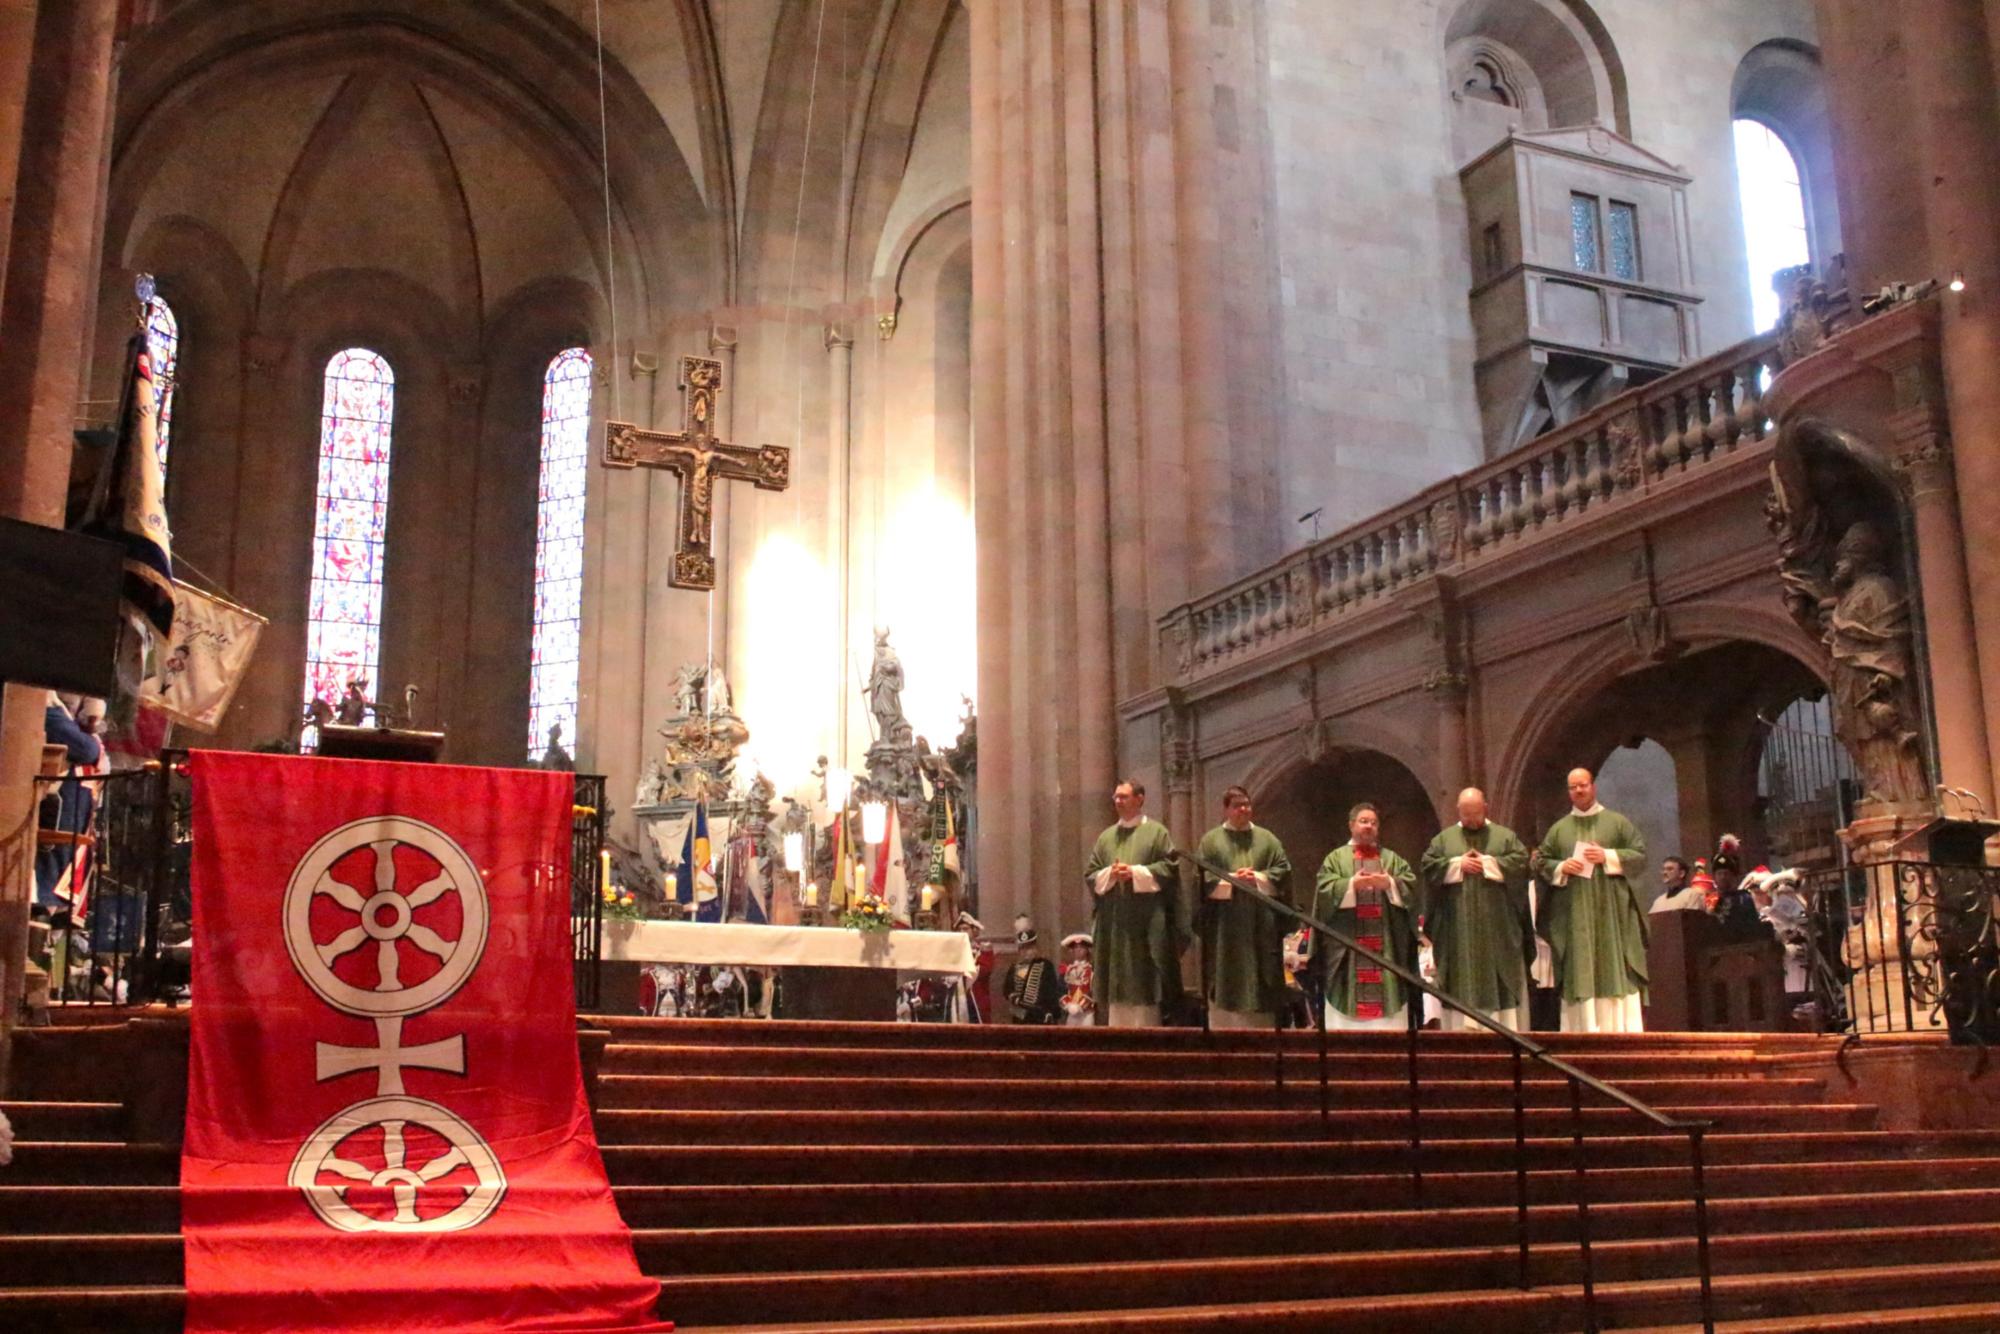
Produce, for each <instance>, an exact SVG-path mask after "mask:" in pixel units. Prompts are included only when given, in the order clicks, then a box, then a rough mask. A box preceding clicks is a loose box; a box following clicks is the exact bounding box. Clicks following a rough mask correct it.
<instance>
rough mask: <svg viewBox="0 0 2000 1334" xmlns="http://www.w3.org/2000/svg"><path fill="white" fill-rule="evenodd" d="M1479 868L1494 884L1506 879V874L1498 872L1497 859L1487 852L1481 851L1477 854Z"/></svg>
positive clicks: (1498, 863)
mask: <svg viewBox="0 0 2000 1334" xmlns="http://www.w3.org/2000/svg"><path fill="white" fill-rule="evenodd" d="M1479 869H1480V870H1481V871H1482V872H1484V873H1485V875H1486V878H1487V879H1488V880H1491V881H1493V882H1494V883H1496V884H1501V883H1504V882H1505V881H1506V879H1507V877H1506V876H1504V875H1502V874H1501V873H1500V862H1499V859H1498V858H1496V857H1493V856H1491V855H1489V854H1487V853H1484V852H1482V853H1480V854H1479Z"/></svg>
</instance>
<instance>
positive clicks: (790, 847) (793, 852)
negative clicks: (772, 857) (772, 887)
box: [785, 830, 806, 875]
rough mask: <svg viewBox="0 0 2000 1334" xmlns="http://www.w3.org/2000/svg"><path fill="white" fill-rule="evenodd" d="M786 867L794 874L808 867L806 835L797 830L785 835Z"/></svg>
mask: <svg viewBox="0 0 2000 1334" xmlns="http://www.w3.org/2000/svg"><path fill="white" fill-rule="evenodd" d="M785 869H786V870H787V871H790V872H791V873H792V874H793V875H797V874H798V873H799V872H800V871H803V870H805V869H806V836H805V835H804V834H802V833H799V832H798V831H797V830H794V831H793V832H791V833H789V834H786V835H785Z"/></svg>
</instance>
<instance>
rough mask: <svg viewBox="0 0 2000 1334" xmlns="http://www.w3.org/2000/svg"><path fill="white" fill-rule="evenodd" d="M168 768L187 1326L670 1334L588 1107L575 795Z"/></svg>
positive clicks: (288, 764)
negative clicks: (181, 1003) (178, 967)
mask: <svg viewBox="0 0 2000 1334" xmlns="http://www.w3.org/2000/svg"><path fill="white" fill-rule="evenodd" d="M191 764H192V765H193V777H194V791H195V802H194V809H195V829H194V833H195V847H194V922H195V934H194V976H193V990H194V996H195V1003H194V1006H193V1010H192V1015H191V1018H192V1023H193V1053H192V1067H191V1070H190V1074H189V1087H188V1115H187V1140H186V1144H185V1147H184V1149H183V1151H182V1159H181V1192H182V1226H183V1231H184V1232H185V1234H186V1238H187V1289H188V1311H187V1328H188V1329H189V1330H191V1331H207V1330H229V1331H232V1332H233V1334H245V1332H248V1331H264V1330H271V1331H275V1330H287V1331H302V1330H332V1329H339V1330H353V1331H363V1330H382V1331H387V1330H431V1331H442V1330H467V1331H469V1330H493V1329H502V1328H505V1329H518V1330H540V1331H567V1330H665V1329H671V1328H672V1326H671V1325H668V1324H664V1323H660V1322H657V1321H656V1320H655V1319H654V1318H653V1303H654V1301H655V1300H656V1299H657V1297H658V1295H659V1285H658V1284H657V1283H655V1282H654V1281H652V1280H649V1279H646V1278H644V1277H643V1276H642V1275H641V1274H640V1273H639V1270H638V1266H637V1263H636V1262H635V1260H634V1258H633V1253H632V1241H631V1236H630V1234H629V1233H628V1232H627V1231H626V1229H625V1225H624V1223H623V1222H622V1221H621V1220H620V1218H619V1217H618V1212H617V1209H616V1206H615V1205H614V1204H613V1202H612V1198H611V1188H610V1185H609V1184H608V1182H607V1181H606V1178H605V1175H604V1164H603V1161H602V1159H601V1157H600V1156H599V1154H598V1150H597V1142H596V1137H595V1134H594V1133H593V1130H592V1126H591V1122H590V1114H589V1111H588V1109H587V1107H586V1106H585V1103H584V1094H583V1080H582V1074H581V1071H580V1069H579V1063H578V1060H577V1048H576V1023H575V1012H574V1007H573V1005H572V1002H571V994H572V992H571V980H570V968H571V963H570V940H569V904H570V877H569V860H570V835H569V829H570V818H571V811H570V806H571V800H572V780H571V776H570V775H569V774H566V773H554V772H547V771H541V770H532V769H524V770H512V769H509V770H498V769H468V768H458V767H452V766H444V765H419V764H382V763H373V762H367V761H357V760H324V759H316V758H310V757H303V758H302V757H296V756H278V755H249V754H238V753H229V752H221V751H197V752H195V753H194V755H193V756H192V757H191Z"/></svg>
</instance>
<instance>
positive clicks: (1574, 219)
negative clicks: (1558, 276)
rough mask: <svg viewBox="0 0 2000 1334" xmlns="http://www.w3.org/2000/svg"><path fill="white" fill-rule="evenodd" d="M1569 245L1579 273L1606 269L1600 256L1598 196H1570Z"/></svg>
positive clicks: (1598, 271) (1600, 271)
mask: <svg viewBox="0 0 2000 1334" xmlns="http://www.w3.org/2000/svg"><path fill="white" fill-rule="evenodd" d="M1569 245H1570V252H1571V258H1572V259H1573V260H1574V262H1575V264H1576V270H1577V272H1578V273H1602V272H1603V271H1604V262H1603V261H1602V260H1601V259H1600V258H1598V255H1599V250H1600V247H1599V245H1598V243H1597V196H1595V195H1571V196H1570V197H1569Z"/></svg>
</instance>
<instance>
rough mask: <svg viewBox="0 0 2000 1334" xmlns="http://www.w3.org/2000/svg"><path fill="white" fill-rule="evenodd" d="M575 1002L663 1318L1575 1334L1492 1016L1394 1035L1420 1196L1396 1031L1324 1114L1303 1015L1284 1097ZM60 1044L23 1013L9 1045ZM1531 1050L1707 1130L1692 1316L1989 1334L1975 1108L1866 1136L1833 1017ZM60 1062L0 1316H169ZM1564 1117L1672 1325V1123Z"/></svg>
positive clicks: (1132, 1070) (1623, 1309) (964, 1042)
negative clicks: (1955, 1124) (1704, 1227)
mask: <svg viewBox="0 0 2000 1334" xmlns="http://www.w3.org/2000/svg"><path fill="white" fill-rule="evenodd" d="M598 1022H601V1023H602V1025H603V1026H604V1027H606V1028H608V1029H609V1030H610V1033H611V1036H610V1041H609V1043H608V1045H607V1046H605V1048H604V1050H603V1054H602V1060H601V1064H600V1066H599V1071H600V1073H599V1080H598V1085H597V1102H598V1114H597V1124H598V1134H599V1137H600V1140H601V1141H602V1143H603V1146H604V1156H605V1161H606V1165H607V1167H608V1168H609V1170H610V1175H611V1179H612V1182H613V1184H614V1188H615V1190H616V1193H617V1197H618V1202H619V1205H620V1208H621V1209H622V1210H623V1212H624V1214H625V1217H626V1219H627V1220H628V1222H629V1223H630V1224H631V1226H632V1228H633V1232H634V1236H635V1239H636V1242H637V1248H638V1254H639V1259H640V1263H641V1265H642V1267H643V1268H644V1269H645V1270H646V1271H647V1272H648V1273H650V1274H654V1275H656V1276H658V1277H659V1278H660V1279H661V1280H662V1283H663V1285H664V1291H663V1294H662V1298H661V1303H660V1309H661V1311H662V1312H663V1313H664V1314H666V1315H668V1316H670V1317H671V1318H673V1319H674V1320H675V1321H676V1322H677V1323H678V1324H679V1325H680V1326H681V1327H682V1328H683V1329H687V1330H697V1331H700V1330H711V1329H713V1330H725V1329H727V1330H733V1331H736V1334H775V1332H776V1331H799V1332H800V1334H804V1332H805V1331H817V1330H870V1329H872V1330H926V1331H930V1330H936V1331H995V1332H996V1334H997V1332H998V1331H1027V1330H1037V1331H1043V1330H1078V1331H1114V1330H1115V1331H1165V1330H1176V1331H1182V1330H1237V1329H1240V1330H1258V1331H1264V1330H1313V1331H1392V1330H1393V1331H1407V1330H1411V1329H1419V1328H1423V1327H1425V1326H1428V1327H1430V1328H1432V1329H1436V1330H1440V1331H1455V1330H1474V1329H1476V1330H1479V1331H1481V1334H1514V1332H1516V1331H1519V1332H1521V1334H1527V1332H1529V1331H1564V1330H1580V1329H1583V1328H1585V1325H1586V1314H1585V1301H1584V1292H1583V1270H1582V1265H1581V1250H1580V1247H1579V1244H1578V1241H1579V1231H1578V1228H1579V1219H1578V1212H1577V1209H1576V1196H1577V1191H1578V1180H1577V1175H1576V1172H1575V1160H1574V1157H1573V1152H1574V1145H1573V1141H1572V1139H1571V1132H1572V1120H1571V1112H1570V1107H1569V1094H1568V1086H1567V1084H1566V1083H1564V1082H1563V1081H1561V1080H1559V1079H1552V1078H1549V1077H1548V1076H1546V1075H1545V1074H1543V1073H1541V1072H1540V1071H1538V1069H1537V1068H1536V1067H1535V1066H1534V1065H1532V1064H1530V1065H1529V1066H1528V1068H1527V1082H1526V1084H1525V1094H1526V1096H1525V1100H1524V1101H1525V1109H1524V1116H1525V1120H1526V1125H1527V1134H1528V1146H1527V1157H1528V1164H1529V1169H1530V1171H1529V1179H1528V1187H1529V1197H1530V1210H1529V1228H1530V1239H1531V1242H1532V1247H1531V1254H1530V1266H1531V1268H1530V1276H1531V1281H1532V1286H1531V1287H1530V1288H1529V1289H1528V1290H1525V1291H1524V1290H1522V1289H1521V1288H1520V1287H1519V1286H1518V1269H1517V1265H1518V1255H1519V1253H1518V1247H1517V1233H1516V1188H1517V1186H1516V1176H1515V1172H1514V1164H1515V1156H1514V1155H1515V1151H1514V1141H1513V1124H1514V1107H1513V1086H1512V1082H1511V1068H1512V1067H1511V1060H1510V1058H1509V1057H1508V1055H1507V1054H1506V1053H1505V1051H1504V1050H1503V1049H1501V1048H1500V1047H1499V1046H1498V1044H1497V1043H1495V1042H1494V1041H1493V1040H1492V1039H1490V1038H1485V1037H1478V1036H1471V1035H1440V1034H1425V1035H1424V1037H1423V1042H1422V1048H1421V1051H1422V1054H1421V1057H1420V1073H1421V1077H1422V1088H1423V1113H1422V1118H1421V1119H1422V1130H1423V1146H1422V1150H1421V1159H1420V1162H1421V1166H1422V1195H1421V1199H1419V1198H1418V1197H1417V1196H1415V1195H1414V1194H1413V1188H1412V1181H1411V1176H1410V1173H1409V1171H1408V1166H1409V1156H1408V1155H1409V1148H1408V1139H1407V1135H1408V1127H1409V1114H1408V1107H1407V1101H1406V1099H1407V1084H1406V1079H1407V1067H1406V1065H1405V1056H1404V1049H1403V1044H1402V1040H1401V1039H1399V1038H1393V1037H1391V1038H1386V1039H1385V1038H1378V1037H1374V1036H1367V1035H1349V1036H1344V1037H1340V1038H1337V1039H1335V1041H1334V1044H1333V1048H1332V1059H1331V1062H1330V1069H1331V1074H1332V1078H1333V1080H1334V1081H1335V1084H1334V1089H1333V1097H1332V1104H1333V1113H1332V1116H1331V1118H1330V1122H1329V1124H1328V1126H1327V1127H1325V1128H1324V1129H1323V1128H1322V1125H1321V1121H1320V1115H1319V1091H1318V1086H1317V1084H1316V1082H1314V1081H1315V1079H1316V1074H1317V1057H1316V1048H1315V1047H1314V1046H1313V1045H1312V1043H1311V1040H1310V1037H1309V1035H1304V1034H1299V1035H1293V1036H1292V1039H1291V1041H1290V1042H1289V1043H1288V1047H1287V1056H1286V1060H1285V1066H1286V1076H1287V1082H1286V1086H1285V1088H1284V1089H1283V1090H1282V1091H1280V1090H1279V1089H1277V1088H1276V1087H1274V1084H1273V1067H1274V1058H1273V1054H1272V1049H1271V1048H1272V1042H1271V1037H1270V1035H1268V1034H1260V1035H1245V1034H1228V1035H1224V1034H1217V1035H1213V1036H1204V1035H1202V1034H1200V1033H1197V1032H1175V1031H1150V1032H1109V1031H1099V1030H1080V1031H1079V1030H1055V1031H1050V1030H1024V1029H1014V1028H942V1027H931V1026H921V1027H919V1026H895V1025H872V1024H834V1023H826V1024H792V1023H710V1022H702V1021H673V1020H637V1019H633V1020H627V1019H609V1020H602V1021H598ZM78 1032H79V1033H82V1032H83V1030H78ZM100 1037H101V1035H100ZM56 1045H57V1044H56V1043H55V1041H54V1040H53V1039H51V1038H49V1037H47V1036H38V1038H37V1041H36V1042H35V1044H34V1049H35V1054H36V1057H37V1059H38V1060H41V1059H46V1058H47V1057H48V1056H49V1055H50V1054H52V1052H53V1051H54V1050H55V1049H56ZM1551 1045H1552V1046H1554V1047H1555V1048H1556V1049H1557V1050H1558V1051H1559V1052H1560V1054H1562V1055H1564V1056H1565V1057H1568V1058H1570V1059H1572V1060H1574V1061H1575V1062H1576V1063H1578V1064H1579V1065H1581V1066H1582V1067H1583V1068H1584V1069H1586V1070H1588V1071H1589V1072H1591V1073H1592V1074H1593V1075H1596V1076H1598V1077H1599V1078H1602V1079H1605V1080H1608V1081H1610V1082H1612V1083H1615V1084H1617V1085H1619V1086H1620V1087H1621V1088H1623V1089H1625V1090H1626V1091H1627V1092H1629V1093H1631V1094H1632V1095H1634V1096H1635V1097H1638V1098H1640V1099H1642V1100H1644V1101H1646V1102H1648V1103H1650V1104H1651V1105H1653V1106H1655V1107H1657V1108H1659V1109H1660V1110H1662V1111H1665V1112H1667V1113H1669V1114H1672V1115H1676V1116H1690V1117H1692V1116H1701V1117H1708V1118H1712V1119H1713V1120H1714V1121H1715V1122H1716V1127H1715V1129H1714V1130H1713V1131H1712V1132H1711V1133H1710V1135H1709V1137H1708V1141H1707V1146H1708V1153H1707V1163H1708V1168H1707V1176H1706V1180H1707V1187H1708V1191H1709V1195H1710V1198H1711V1206H1710V1226H1711V1234H1712V1235H1711V1256H1712V1269H1713V1274H1714V1295H1715V1304H1716V1311H1717V1316H1718V1320H1719V1321H1720V1325H1719V1327H1720V1328H1723V1329H1727V1330H1732V1331H1745V1332H1747V1331H1759V1332H1760V1334H1778V1332H1779V1331H1804V1330H1820V1331H1834V1330H1840V1331H1847V1330H1869V1331H1878V1332H1879V1331H1902V1330H1913V1331H1914V1330H1926V1331H1930V1330H1982V1331H1992V1330H1996V1329H2000V1119H1986V1120H1981V1119H1980V1118H1978V1117H1974V1118H1972V1120H1973V1122H1974V1123H1976V1124H1982V1125H1990V1126H1994V1127H1996V1128H1991V1129H1917V1128H1914V1127H1912V1126H1909V1125H1896V1124H1890V1122H1891V1120H1892V1119H1902V1120H1907V1119H1908V1118H1907V1117H1901V1116H1900V1114H1899V1118H1891V1117H1888V1116H1885V1112H1884V1108H1883V1107H1881V1106H1878V1105H1876V1104H1875V1103H1874V1102H1870V1101H1863V1100H1858V1099H1857V1097H1856V1095H1855V1094H1854V1093H1853V1092H1851V1091H1845V1092H1839V1093H1836V1092H1833V1091H1830V1090H1831V1089H1832V1088H1835V1087H1837V1088H1839V1089H1842V1090H1851V1089H1852V1088H1854V1087H1855V1086H1854V1085H1852V1084H1850V1083H1849V1082H1848V1081H1847V1080H1846V1079H1844V1078H1834V1077H1831V1072H1833V1071H1834V1070H1835V1069H1836V1067H1835V1065H1834V1062H1833V1055H1834V1051H1835V1047H1836V1046H1837V1043H1836V1042H1835V1041H1834V1040H1832V1039H1817V1038H1804V1037H1766V1036H1735V1035H1731V1036H1709V1035H1648V1036H1645V1037H1630V1038H1595V1039H1583V1038H1579V1039H1562V1038H1558V1039H1555V1040H1554V1041H1553V1042H1552V1043H1551ZM1934 1054H1936V1055H1944V1054H1946V1053H1945V1049H1942V1048H1937V1049H1935V1050H1934ZM1962 1064H1963V1063H1962V1062H1961V1063H1960V1064H1959V1065H1958V1066H1953V1067H1951V1068H1953V1069H1961V1068H1962ZM1995 1078H2000V1076H1995ZM76 1083H77V1081H75V1080H68V1081H62V1080H52V1079H51V1078H49V1077H48V1076H46V1074H45V1075H44V1077H43V1079H42V1082H40V1083H38V1084H31V1085H30V1086H29V1087H30V1088H31V1089H32V1090H34V1091H36V1093H37V1096H40V1095H42V1094H47V1095H49V1097H48V1100H46V1101H38V1102H37V1101H28V1102H16V1103H8V1104H0V1106H4V1108H5V1110H6V1111H7V1113H8V1115H9V1116H10V1117H11V1118H13V1119H14V1122H15V1125H16V1129H17V1132H18V1135H19V1139H20V1142H19V1143H18V1144H17V1153H16V1161H15V1165H14V1166H13V1167H12V1168H6V1169H0V1237H4V1238H6V1240H5V1241H4V1242H0V1328H19V1329H27V1328H34V1329H38V1330H59V1329H61V1330H67V1329H88V1330H105V1329H172V1328H176V1327H178V1323H179V1313H180V1306H181V1290H180V1288H179V1282H180V1277H181V1244H180V1237H179V1209H178V1201H177V1197H176V1188H175V1185H174V1182H175V1179H176V1173H177V1158H176V1155H175V1153H174V1151H173V1150H172V1149H170V1148H167V1147H164V1146H148V1145H144V1144H134V1143H130V1142H128V1138H127V1136H128V1127H129V1125H130V1117H129V1115H128V1109H127V1107H126V1106H125V1105H124V1104H122V1103H114V1102H89V1101H75V1100H70V1101H63V1100H58V1099H57V1098H56V1097H55V1096H54V1095H55V1094H57V1093H62V1094H63V1095H64V1096H65V1097H69V1098H71V1099H74V1098H75V1097H77V1096H78V1094H77V1092H76V1088H75V1085H76ZM1583 1124H1584V1127H1585V1130H1586V1131H1587V1138H1586V1140H1585V1143H1584V1161H1585V1163H1586V1165H1587V1168H1588V1172H1587V1179H1586V1183H1585V1186H1584V1189H1585V1190H1587V1192H1588V1200H1589V1202H1590V1214H1589V1225H1590V1235H1591V1241H1592V1254H1593V1258H1594V1261H1595V1271H1594V1273H1595V1291H1596V1298H1597V1315H1598V1320H1599V1322H1600V1324H1601V1325H1602V1326H1603V1327H1604V1328H1607V1329H1610V1328H1616V1329H1649V1330H1664V1329H1687V1328H1693V1327H1697V1325H1698V1321H1699V1311H1700V1307H1699V1284H1698V1280H1697V1277H1696V1275H1697V1272H1698V1270H1697V1260H1696V1247H1695V1241H1694V1236H1693V1230H1694V1229H1693V1210H1692V1207H1691V1205H1690V1203H1689V1200H1690V1190H1691V1171H1690V1167H1689V1154H1688V1144H1687V1140H1686V1138H1685V1137H1684V1136H1680V1135H1673V1134H1667V1133H1662V1132H1660V1131H1658V1130H1657V1129H1656V1128H1654V1127H1653V1126H1652V1125H1651V1123H1649V1122H1645V1121H1643V1120H1641V1119H1640V1118H1638V1117H1637V1116H1635V1115H1634V1114H1632V1113H1630V1112H1628V1111H1625V1110H1623V1109H1618V1108H1613V1107H1609V1106H1596V1105H1592V1103H1591V1102H1589V1101H1587V1102H1586V1104H1585V1107H1584V1112H1583Z"/></svg>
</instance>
